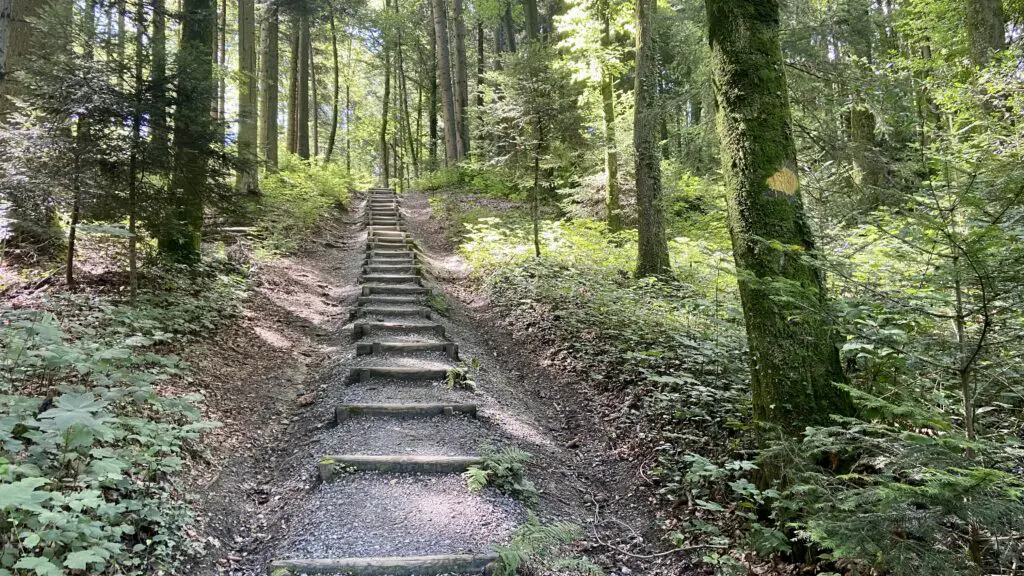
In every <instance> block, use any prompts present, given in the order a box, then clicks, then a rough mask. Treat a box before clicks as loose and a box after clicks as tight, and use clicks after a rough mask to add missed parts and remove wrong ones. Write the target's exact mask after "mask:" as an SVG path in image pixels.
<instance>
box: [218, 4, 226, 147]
mask: <svg viewBox="0 0 1024 576" xmlns="http://www.w3.org/2000/svg"><path fill="white" fill-rule="evenodd" d="M217 58H219V60H220V62H219V64H218V65H217V76H218V80H217V135H218V136H219V137H220V140H219V142H220V143H221V144H224V143H225V137H226V136H227V127H228V0H221V3H220V46H218V48H217Z"/></svg>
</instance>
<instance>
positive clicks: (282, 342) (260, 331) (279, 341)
mask: <svg viewBox="0 0 1024 576" xmlns="http://www.w3.org/2000/svg"><path fill="white" fill-rule="evenodd" d="M253 331H254V332H256V334H257V335H258V336H259V337H260V339H261V340H263V341H264V342H266V343H267V344H270V345H271V346H273V347H274V348H277V349H278V350H287V349H289V348H291V347H292V345H293V344H294V343H293V342H292V341H291V340H289V339H288V338H287V337H286V336H284V335H283V334H281V333H280V332H276V331H274V330H271V329H269V328H264V327H262V326H254V327H253Z"/></svg>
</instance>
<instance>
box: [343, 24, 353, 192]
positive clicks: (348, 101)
mask: <svg viewBox="0 0 1024 576" xmlns="http://www.w3.org/2000/svg"><path fill="white" fill-rule="evenodd" d="M345 70H346V72H345V175H347V176H351V175H352V118H353V116H354V115H355V111H354V110H353V109H352V87H351V85H350V81H351V78H352V37H351V36H349V38H348V62H347V64H346V66H345Z"/></svg>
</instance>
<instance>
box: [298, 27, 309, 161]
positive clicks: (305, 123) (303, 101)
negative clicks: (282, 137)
mask: <svg viewBox="0 0 1024 576" xmlns="http://www.w3.org/2000/svg"><path fill="white" fill-rule="evenodd" d="M298 42H299V46H298V48H299V49H298V57H297V58H296V63H297V64H298V66H299V71H298V88H297V89H296V95H295V98H296V100H295V124H296V130H295V132H296V134H295V136H296V138H297V141H296V144H295V153H296V154H298V155H299V158H302V159H303V160H309V16H308V15H306V14H302V15H301V16H299V39H298Z"/></svg>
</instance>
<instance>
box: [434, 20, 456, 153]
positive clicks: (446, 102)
mask: <svg viewBox="0 0 1024 576" xmlns="http://www.w3.org/2000/svg"><path fill="white" fill-rule="evenodd" d="M432 2H433V11H434V39H435V42H434V44H435V46H436V50H437V79H438V84H440V88H441V90H440V92H441V110H442V114H443V116H444V150H445V155H446V158H445V160H446V161H447V162H448V163H453V164H454V163H456V162H458V161H459V148H458V139H459V134H458V131H457V130H456V120H455V95H454V93H453V92H454V91H453V90H452V72H451V70H452V57H451V50H449V48H448V40H449V38H448V10H447V8H446V7H445V2H444V0H432Z"/></svg>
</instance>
